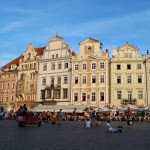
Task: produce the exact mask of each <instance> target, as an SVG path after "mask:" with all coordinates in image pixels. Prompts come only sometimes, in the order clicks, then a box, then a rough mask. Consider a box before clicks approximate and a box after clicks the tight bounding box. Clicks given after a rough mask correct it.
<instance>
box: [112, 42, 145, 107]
mask: <svg viewBox="0 0 150 150" xmlns="http://www.w3.org/2000/svg"><path fill="white" fill-rule="evenodd" d="M146 95H147V93H146V72H145V63H144V56H140V55H139V53H138V49H137V48H136V47H134V46H132V45H129V44H128V43H127V44H125V45H124V46H123V47H121V48H118V49H115V50H114V51H113V53H112V62H111V105H112V106H113V105H114V106H121V105H123V106H126V105H127V104H133V105H137V106H145V105H147V101H146V99H147V96H146Z"/></svg>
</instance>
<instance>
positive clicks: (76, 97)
mask: <svg viewBox="0 0 150 150" xmlns="http://www.w3.org/2000/svg"><path fill="white" fill-rule="evenodd" d="M74 101H75V102H77V101H78V93H74Z"/></svg>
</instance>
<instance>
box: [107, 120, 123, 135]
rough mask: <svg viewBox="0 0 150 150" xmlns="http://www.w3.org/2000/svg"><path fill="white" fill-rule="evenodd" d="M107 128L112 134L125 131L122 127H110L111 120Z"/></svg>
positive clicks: (108, 121)
mask: <svg viewBox="0 0 150 150" xmlns="http://www.w3.org/2000/svg"><path fill="white" fill-rule="evenodd" d="M106 128H107V130H108V131H109V132H110V133H116V132H122V130H123V127H122V126H118V127H117V128H112V127H111V125H110V120H107V123H106Z"/></svg>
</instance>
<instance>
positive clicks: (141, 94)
mask: <svg viewBox="0 0 150 150" xmlns="http://www.w3.org/2000/svg"><path fill="white" fill-rule="evenodd" d="M138 98H139V99H143V91H138Z"/></svg>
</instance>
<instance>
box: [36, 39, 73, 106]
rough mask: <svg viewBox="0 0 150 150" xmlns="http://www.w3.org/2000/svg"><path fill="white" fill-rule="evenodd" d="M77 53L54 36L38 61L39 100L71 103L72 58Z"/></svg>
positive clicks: (48, 102)
mask: <svg viewBox="0 0 150 150" xmlns="http://www.w3.org/2000/svg"><path fill="white" fill-rule="evenodd" d="M74 54H75V53H74V52H73V51H71V50H70V48H69V47H68V45H67V44H65V43H64V38H63V37H60V36H54V37H52V38H51V39H50V40H49V41H48V45H47V46H46V48H45V50H44V52H43V55H42V56H41V58H40V59H39V61H38V64H39V71H38V80H37V85H38V87H37V98H36V99H37V101H38V102H40V103H42V104H46V105H48V104H49V105H69V104H70V100H71V60H72V55H74Z"/></svg>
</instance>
